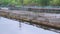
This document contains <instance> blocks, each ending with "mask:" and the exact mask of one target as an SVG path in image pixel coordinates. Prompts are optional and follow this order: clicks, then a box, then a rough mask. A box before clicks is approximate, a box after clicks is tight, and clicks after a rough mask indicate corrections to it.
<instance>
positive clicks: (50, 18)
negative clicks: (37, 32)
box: [0, 10, 60, 29]
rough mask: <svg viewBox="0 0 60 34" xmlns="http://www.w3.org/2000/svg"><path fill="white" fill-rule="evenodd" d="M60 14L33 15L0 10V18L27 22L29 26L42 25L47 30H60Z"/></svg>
mask: <svg viewBox="0 0 60 34" xmlns="http://www.w3.org/2000/svg"><path fill="white" fill-rule="evenodd" d="M59 15H60V14H52V13H35V12H32V11H20V10H0V16H3V17H6V18H9V19H16V20H19V21H21V20H22V21H25V22H29V23H30V24H37V25H43V26H46V27H49V28H54V29H60V16H59Z"/></svg>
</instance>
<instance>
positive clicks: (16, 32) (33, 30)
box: [0, 17, 59, 34]
mask: <svg viewBox="0 0 60 34" xmlns="http://www.w3.org/2000/svg"><path fill="white" fill-rule="evenodd" d="M19 23H21V28H20V27H19ZM0 34H59V33H56V32H52V31H48V30H44V29H41V28H37V27H34V26H32V25H27V24H24V23H22V22H18V21H13V20H10V19H7V18H3V17H0Z"/></svg>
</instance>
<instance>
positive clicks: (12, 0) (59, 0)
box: [0, 0, 60, 6]
mask: <svg viewBox="0 0 60 34" xmlns="http://www.w3.org/2000/svg"><path fill="white" fill-rule="evenodd" d="M23 4H24V5H38V6H49V5H52V6H55V5H56V6H60V0H0V5H5V6H6V5H16V6H20V5H23Z"/></svg>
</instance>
